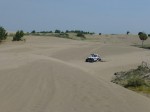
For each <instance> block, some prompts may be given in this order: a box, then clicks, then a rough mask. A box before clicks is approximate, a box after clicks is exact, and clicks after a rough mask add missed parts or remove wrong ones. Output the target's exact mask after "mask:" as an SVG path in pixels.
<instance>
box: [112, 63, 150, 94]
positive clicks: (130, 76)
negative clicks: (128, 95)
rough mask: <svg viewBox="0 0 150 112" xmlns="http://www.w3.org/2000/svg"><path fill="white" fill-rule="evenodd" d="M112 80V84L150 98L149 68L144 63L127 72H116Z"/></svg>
mask: <svg viewBox="0 0 150 112" xmlns="http://www.w3.org/2000/svg"><path fill="white" fill-rule="evenodd" d="M114 75H115V77H114V78H113V79H112V82H113V83H116V84H119V85H121V86H123V87H125V88H127V89H130V90H133V91H136V92H138V93H142V94H145V95H146V96H147V95H149V96H150V68H149V67H148V64H147V63H146V62H144V63H142V65H140V66H138V68H137V69H132V70H129V71H127V72H117V73H115V74H114Z"/></svg>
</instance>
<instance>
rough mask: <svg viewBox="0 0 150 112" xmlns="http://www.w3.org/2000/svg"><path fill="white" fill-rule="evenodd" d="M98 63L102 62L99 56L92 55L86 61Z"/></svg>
mask: <svg viewBox="0 0 150 112" xmlns="http://www.w3.org/2000/svg"><path fill="white" fill-rule="evenodd" d="M96 61H101V58H100V56H99V55H98V54H91V55H90V56H89V57H87V58H86V60H85V62H96Z"/></svg>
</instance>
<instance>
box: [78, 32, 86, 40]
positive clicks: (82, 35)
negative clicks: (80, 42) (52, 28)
mask: <svg viewBox="0 0 150 112" xmlns="http://www.w3.org/2000/svg"><path fill="white" fill-rule="evenodd" d="M77 37H81V38H83V39H85V38H86V37H85V36H84V34H82V33H77Z"/></svg>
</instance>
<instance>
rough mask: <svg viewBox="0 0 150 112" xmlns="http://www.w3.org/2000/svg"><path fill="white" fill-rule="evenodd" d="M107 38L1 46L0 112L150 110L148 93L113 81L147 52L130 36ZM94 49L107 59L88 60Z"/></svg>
mask: <svg viewBox="0 0 150 112" xmlns="http://www.w3.org/2000/svg"><path fill="white" fill-rule="evenodd" d="M43 38H44V39H43ZM108 39H109V43H104V41H105V40H106V39H104V40H103V39H101V38H100V39H99V40H100V41H98V42H84V41H75V40H66V39H60V38H48V37H28V39H27V42H26V43H22V44H18V43H11V42H10V43H6V44H3V45H1V47H0V52H1V54H0V57H1V58H0V62H1V63H0V99H1V100H0V112H149V111H150V106H149V105H150V99H149V98H147V97H145V96H142V95H139V94H137V93H135V92H132V91H130V90H127V89H125V88H123V87H120V86H118V85H115V84H113V83H111V82H110V79H111V78H112V76H113V73H114V72H116V71H121V70H127V69H130V68H134V67H136V66H137V65H138V64H139V63H141V61H149V60H148V57H149V55H150V53H149V51H148V50H143V49H140V48H135V47H133V46H130V44H132V43H129V40H130V39H131V38H127V39H128V40H127V41H126V43H125V42H124V39H120V40H119V43H118V44H116V43H115V44H114V40H113V41H112V42H111V38H108ZM134 39H135V38H134ZM132 41H133V40H132V39H131V42H132ZM136 41H138V40H136ZM117 42H118V40H117ZM93 52H94V53H99V54H101V55H102V58H103V59H104V60H105V61H106V62H98V63H85V62H84V59H85V58H86V56H87V55H89V54H90V53H93Z"/></svg>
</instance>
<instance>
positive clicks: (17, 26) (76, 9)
mask: <svg viewBox="0 0 150 112" xmlns="http://www.w3.org/2000/svg"><path fill="white" fill-rule="evenodd" d="M149 11H150V0H0V26H2V27H4V28H5V29H6V30H8V31H17V30H23V31H25V32H31V31H32V30H35V31H51V30H52V31H54V30H56V29H59V30H62V31H66V30H84V31H89V32H95V33H102V34H124V33H126V32H127V31H129V32H130V33H133V34H136V33H138V32H140V31H143V32H145V33H150V14H149Z"/></svg>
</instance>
